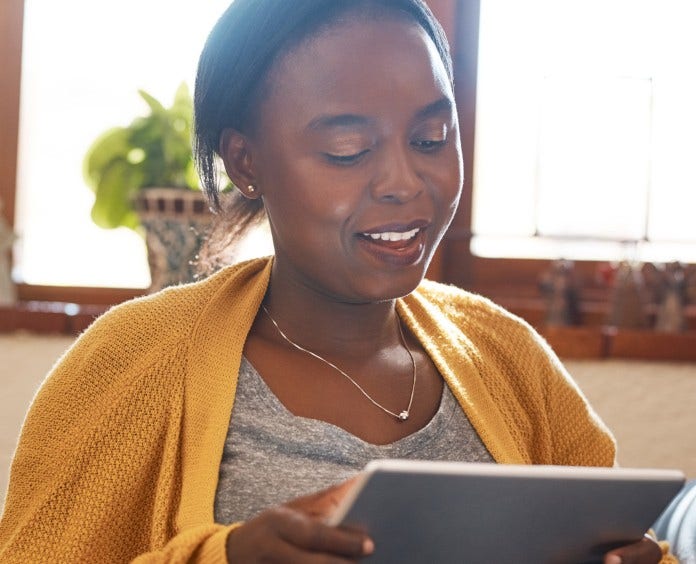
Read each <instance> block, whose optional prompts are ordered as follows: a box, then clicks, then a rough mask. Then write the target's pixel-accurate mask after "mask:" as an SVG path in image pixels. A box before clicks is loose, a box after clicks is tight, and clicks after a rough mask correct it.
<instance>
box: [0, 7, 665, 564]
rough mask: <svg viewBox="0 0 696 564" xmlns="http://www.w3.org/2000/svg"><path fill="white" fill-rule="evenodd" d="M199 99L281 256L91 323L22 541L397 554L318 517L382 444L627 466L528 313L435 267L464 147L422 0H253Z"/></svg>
mask: <svg viewBox="0 0 696 564" xmlns="http://www.w3.org/2000/svg"><path fill="white" fill-rule="evenodd" d="M195 105H196V107H195V115H196V151H197V156H198V162H199V167H200V171H201V176H202V178H203V180H204V183H205V185H206V190H207V192H208V194H209V195H210V196H211V199H212V201H213V202H214V204H218V194H217V191H216V190H217V182H216V180H217V174H216V166H215V165H216V158H217V157H218V156H219V157H221V159H222V162H223V163H224V167H225V170H226V171H227V174H228V176H229V177H230V178H231V179H232V181H233V182H234V184H235V185H236V186H238V187H239V193H240V197H239V198H238V199H237V200H236V203H235V204H234V205H233V207H232V210H231V211H229V215H230V217H231V218H233V219H231V220H230V222H231V223H230V225H232V226H233V227H230V232H234V231H236V230H239V229H241V228H243V227H244V226H245V225H248V224H250V223H253V222H254V221H256V220H257V219H258V217H260V215H259V214H261V213H262V210H263V211H264V212H265V213H266V214H267V216H268V220H269V222H270V226H271V233H272V236H273V244H274V247H275V257H274V259H273V260H268V259H264V260H256V261H251V262H248V263H244V264H241V265H237V266H233V267H229V268H224V269H222V270H221V271H220V272H219V273H217V274H215V275H213V276H211V277H210V278H208V279H207V280H204V281H202V282H200V283H197V284H193V285H190V286H184V287H179V288H172V289H168V290H165V291H164V292H161V293H159V294H157V295H154V296H151V297H148V298H145V299H141V300H136V301H133V302H130V303H127V304H124V305H122V306H120V307H118V308H115V309H114V310H112V311H111V312H110V313H109V314H107V315H105V316H103V317H102V318H101V319H100V320H98V321H97V322H96V323H95V324H94V326H93V327H92V328H91V329H90V330H89V331H88V332H87V333H86V334H85V335H83V336H82V337H81V339H80V340H79V341H78V342H77V343H76V345H75V346H74V347H73V348H72V350H71V351H70V352H68V353H67V355H66V356H65V357H64V358H63V359H62V360H61V362H60V363H59V365H58V366H57V367H56V368H55V369H54V371H53V373H52V374H51V375H50V377H49V378H48V379H47V381H46V383H45V384H44V386H43V388H42V390H41V392H40V393H39V395H38V396H37V398H36V400H35V402H34V405H33V406H32V409H31V412H30V414H29V416H28V418H27V422H26V424H25V427H24V430H23V435H22V439H21V442H20V445H19V447H18V450H17V454H16V457H15V460H14V463H13V469H12V478H11V487H10V492H9V495H8V499H7V510H6V514H5V517H4V519H3V521H2V524H1V525H0V539H1V542H2V549H1V550H0V556H1V557H0V560H2V561H3V562H5V561H12V562H14V561H17V562H19V561H23V562H24V561H41V560H45V561H55V562H58V561H70V562H73V561H99V562H111V561H114V562H117V561H124V560H129V559H132V558H136V559H137V560H138V561H139V562H165V561H170V560H171V561H177V562H183V561H192V562H199V561H200V562H207V561H210V562H224V561H229V562H256V561H273V562H276V561H277V562H314V561H317V562H319V561H321V562H325V561H330V562H345V561H352V560H356V559H359V558H361V557H363V556H366V555H368V554H370V553H372V552H373V551H378V550H379V547H374V545H373V544H372V541H371V540H370V539H369V537H368V536H367V535H365V534H363V533H360V532H356V531H350V530H346V529H340V528H331V527H328V526H327V525H325V524H324V523H323V522H322V519H321V517H323V516H325V515H326V514H327V513H328V512H330V510H331V508H332V507H333V506H334V505H335V503H336V500H337V499H339V498H340V496H341V494H342V492H343V491H344V489H345V483H344V484H343V485H339V486H334V487H331V486H332V485H333V484H336V483H340V482H341V481H343V480H347V479H349V478H350V477H351V476H353V475H355V473H356V472H357V471H358V470H360V468H362V466H363V465H364V464H365V462H367V461H368V460H370V459H371V458H376V457H384V456H390V457H411V458H430V459H441V460H476V461H493V460H495V461H497V462H508V463H509V462H517V463H547V464H585V465H611V464H613V463H614V443H613V440H612V438H611V436H610V435H609V433H608V431H607V430H606V428H605V427H604V426H603V425H602V423H601V422H600V421H599V420H598V418H597V417H596V415H595V414H594V413H593V412H592V411H591V409H590V408H589V407H588V406H587V404H586V402H585V400H584V399H583V397H582V396H581V394H580V393H579V391H578V390H577V388H576V387H575V386H574V384H573V383H572V382H571V381H570V379H569V378H568V377H567V375H566V374H565V372H564V371H563V368H562V366H561V364H560V363H559V362H558V360H557V359H556V357H555V356H554V355H553V354H552V353H551V351H550V350H549V349H548V348H547V347H546V345H545V344H544V343H543V342H542V341H541V339H539V337H538V336H537V335H536V334H535V333H534V332H533V331H532V330H531V329H530V328H529V327H528V326H527V325H526V324H524V323H523V322H521V321H520V320H518V319H516V318H514V317H512V316H510V315H509V314H507V313H506V312H504V311H502V310H501V309H500V308H498V307H496V306H494V305H493V304H491V303H489V302H488V301H486V300H484V299H482V298H480V297H476V296H473V295H469V294H467V293H464V292H462V291H460V290H457V289H455V288H450V287H444V286H441V285H438V284H433V283H428V282H423V277H424V275H425V271H426V268H427V266H428V264H429V262H430V260H431V258H432V256H433V253H434V251H435V249H436V247H437V244H438V242H439V241H440V239H441V238H442V236H443V234H444V232H445V230H446V228H447V226H448V224H449V222H450V220H451V219H452V215H453V214H454V211H455V209H456V206H457V202H458V199H459V193H460V187H461V184H462V160H461V150H460V146H459V134H458V124H457V115H456V110H455V103H454V95H453V88H452V70H451V63H450V58H449V54H448V51H447V46H446V43H445V39H444V36H443V34H442V31H441V29H440V27H439V26H438V24H437V23H436V21H435V20H434V19H433V17H432V15H431V14H430V12H429V11H428V9H427V8H426V7H425V5H424V4H422V2H421V1H420V0H371V1H368V0H355V1H346V2H336V1H335V0H302V1H300V0H293V1H292V2H287V0H256V1H254V0H236V2H234V3H233V4H232V5H231V6H230V8H229V9H228V10H227V12H226V13H225V14H224V15H223V16H222V18H221V20H220V21H219V23H218V24H217V25H216V27H215V29H214V30H213V32H212V33H211V35H210V37H209V39H208V42H207V44H206V47H205V49H204V51H203V54H202V56H201V61H200V66H199V72H198V78H197V84H196V96H195ZM233 405H234V409H233ZM460 407H461V408H460ZM462 408H463V409H462ZM322 488H328V489H325V490H322ZM317 490H320V491H319V493H311V492H316V491H317ZM288 500H293V501H288ZM619 555H621V556H622V557H623V559H624V560H623V561H625V562H629V561H631V562H633V561H635V562H657V561H658V560H659V559H660V549H659V547H658V546H657V544H656V543H654V542H653V541H650V540H647V539H646V540H644V541H642V542H640V543H637V544H635V545H631V546H628V547H624V548H622V549H620V550H617V551H615V552H614V553H613V554H611V555H608V556H607V561H610V558H614V559H616V558H617V557H618V556H619ZM615 561H616V560H615Z"/></svg>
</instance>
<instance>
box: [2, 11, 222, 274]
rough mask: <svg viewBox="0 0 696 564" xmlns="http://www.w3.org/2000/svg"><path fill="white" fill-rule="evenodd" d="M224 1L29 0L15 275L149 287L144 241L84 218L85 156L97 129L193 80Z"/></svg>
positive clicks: (128, 117)
mask: <svg viewBox="0 0 696 564" xmlns="http://www.w3.org/2000/svg"><path fill="white" fill-rule="evenodd" d="M228 3H229V0H206V1H205V2H200V1H198V0H118V1H111V0H109V1H107V0H99V1H89V0H61V1H60V2H54V1H50V0H26V1H25V16H24V25H25V28H24V45H23V57H22V84H21V110H20V148H19V164H18V187H17V198H18V202H17V220H16V226H17V231H18V234H19V236H20V238H19V240H18V242H17V246H16V252H15V256H16V260H15V271H14V277H15V279H16V280H18V281H22V282H27V283H31V284H48V285H71V286H116V287H146V286H148V285H149V273H148V269H147V259H146V253H145V248H144V244H143V241H142V239H141V238H140V236H138V235H137V234H136V233H134V232H132V231H129V230H127V229H125V228H122V229H117V230H113V231H109V230H104V229H101V228H99V227H97V226H96V225H94V224H93V223H92V221H91V219H90V208H91V205H92V201H93V198H94V197H93V194H92V192H91V191H90V189H89V188H88V187H87V186H86V184H85V183H84V181H83V178H82V159H83V156H84V154H85V151H86V149H87V148H88V147H89V146H90V144H91V143H92V141H93V140H94V139H95V138H96V136H97V135H99V134H100V133H102V132H103V131H104V130H106V129H107V128H110V127H113V126H116V125H127V124H129V123H130V122H131V121H132V119H133V118H134V117H136V116H137V115H139V114H143V113H145V112H146V111H147V108H146V106H145V104H144V102H143V101H142V100H141V98H140V97H139V96H138V94H137V90H138V89H139V88H142V89H144V90H146V91H147V92H150V93H151V94H153V95H154V96H155V97H157V98H158V99H160V100H161V101H163V102H164V103H166V104H169V103H171V101H172V98H173V96H174V92H175V90H176V87H177V86H178V85H179V83H181V81H186V82H187V83H188V84H189V86H190V87H191V88H192V87H193V78H194V74H195V66H196V61H197V58H198V55H199V53H200V50H201V48H202V46H203V43H204V41H205V37H206V35H207V33H208V31H209V30H210V28H211V27H212V25H213V24H214V22H215V20H216V19H217V17H219V15H220V14H221V13H222V11H223V10H224V9H225V7H226V6H227V4H228Z"/></svg>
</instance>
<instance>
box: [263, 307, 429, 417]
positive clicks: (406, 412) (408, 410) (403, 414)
mask: <svg viewBox="0 0 696 564" xmlns="http://www.w3.org/2000/svg"><path fill="white" fill-rule="evenodd" d="M261 307H262V308H263V311H264V313H265V314H266V315H267V316H268V319H270V320H271V323H273V325H274V326H275V328H276V330H277V331H278V333H279V334H280V336H281V337H283V339H285V340H286V341H287V342H288V343H290V344H291V345H292V346H293V347H295V348H296V349H298V350H300V351H302V352H304V353H306V354H308V355H310V356H313V357H314V358H316V359H317V360H321V361H322V362H323V363H324V364H328V365H329V366H330V367H331V368H333V369H334V370H336V371H338V372H339V373H340V374H342V375H343V376H345V377H346V378H347V379H348V381H350V382H351V383H352V384H353V385H354V386H355V387H356V388H358V390H360V393H362V395H364V396H365V397H366V398H367V399H368V400H370V401H371V402H372V403H373V404H374V405H376V406H377V407H379V408H380V409H381V410H382V411H384V412H385V413H388V414H389V415H391V416H392V417H396V419H397V420H398V421H406V420H407V419H408V417H409V415H410V414H411V406H412V405H413V395H414V394H415V391H416V361H415V359H414V358H413V354H412V353H411V349H409V348H408V345H407V344H406V339H404V332H403V330H402V329H401V323H400V322H399V320H398V318H397V327H398V328H399V338H400V339H401V344H402V345H403V347H404V348H405V349H406V352H407V353H408V356H409V358H410V359H411V366H413V384H412V386H411V397H410V399H409V400H408V407H407V408H406V409H404V410H403V411H402V412H401V413H394V412H393V411H391V410H389V409H387V408H386V407H384V406H383V405H382V404H380V403H378V402H376V401H375V400H374V399H372V397H371V396H370V394H368V393H367V392H366V391H365V390H364V389H363V388H362V386H361V385H360V384H358V383H357V382H356V381H355V380H353V379H352V378H351V377H350V376H348V374H346V373H345V372H344V371H343V370H341V369H340V368H339V367H338V366H336V365H335V364H334V363H333V362H329V361H328V360H326V359H325V358H323V357H321V356H319V355H318V354H317V353H314V352H312V351H310V350H308V349H306V348H304V347H302V346H300V345H298V344H297V343H296V342H295V341H293V340H292V339H290V337H288V336H287V335H286V334H285V333H283V330H282V329H281V328H280V327H279V326H278V323H277V322H276V320H275V319H273V316H272V315H271V314H270V312H269V311H268V309H267V308H266V306H265V305H264V304H261Z"/></svg>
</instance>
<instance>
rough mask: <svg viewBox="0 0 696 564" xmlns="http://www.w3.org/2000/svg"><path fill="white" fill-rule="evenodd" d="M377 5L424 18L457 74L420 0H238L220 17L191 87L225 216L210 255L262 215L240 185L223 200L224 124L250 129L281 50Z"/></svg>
mask: <svg viewBox="0 0 696 564" xmlns="http://www.w3.org/2000/svg"><path fill="white" fill-rule="evenodd" d="M375 9H376V10H380V11H381V12H392V13H394V14H396V15H399V16H403V17H405V18H408V19H410V20H412V21H413V22H415V23H417V24H418V25H420V26H421V27H422V28H423V29H424V30H425V31H426V32H427V34H428V35H429V36H430V38H431V39H432V40H433V43H434V44H435V47H436V48H437V50H438V52H439V54H440V58H441V59H442V62H443V63H444V65H445V69H446V71H447V74H448V76H449V79H450V81H452V61H451V58H450V53H449V48H448V45H447V39H446V37H445V34H444V32H443V30H442V27H441V26H440V24H439V23H438V21H437V20H436V19H435V17H434V16H433V14H432V12H431V11H430V9H429V8H428V6H427V5H426V4H425V2H424V1H423V0H234V1H233V2H232V4H230V6H229V7H228V8H227V10H226V11H225V12H224V13H223V15H222V16H221V17H220V19H219V20H218V22H217V23H216V24H215V26H214V27H213V30H212V31H211V33H210V35H209V36H208V39H207V41H206V43H205V47H204V48H203V52H202V53H201V57H200V60H199V63H198V73H197V76H196V86H195V92H194V153H195V159H196V165H197V168H198V173H199V175H200V177H201V182H202V185H203V188H204V190H205V192H206V194H207V196H208V199H209V201H210V204H211V207H212V208H213V209H214V210H215V211H216V212H219V213H220V220H221V221H219V222H218V227H217V228H216V229H214V230H213V233H212V235H211V237H210V238H209V245H208V247H211V245H212V246H214V247H215V249H211V248H208V249H207V251H206V254H207V255H208V257H207V258H206V260H210V256H211V255H216V254H218V253H219V252H220V251H222V250H223V249H224V248H225V246H226V245H227V244H229V243H230V242H232V241H233V240H234V239H235V238H236V237H238V236H240V235H241V234H242V233H243V232H244V231H245V230H246V229H247V228H248V227H250V226H252V225H254V224H257V223H259V222H260V221H262V220H263V218H264V217H265V213H264V211H263V202H262V200H261V199H260V198H259V199H247V198H244V197H243V196H241V194H239V193H238V191H237V190H233V191H232V192H230V193H228V194H225V198H224V200H225V202H224V205H221V200H220V191H219V177H218V166H217V161H218V150H219V149H218V147H219V143H220V135H221V133H222V131H223V130H224V129H226V128H232V129H236V130H237V131H240V132H249V131H251V130H252V129H253V127H254V125H255V118H256V112H257V110H258V106H259V104H260V102H261V100H262V99H263V93H264V84H265V80H266V78H267V76H268V74H269V71H270V69H271V68H272V66H273V64H274V63H275V62H276V61H277V60H278V59H279V58H280V57H281V55H284V54H286V53H288V52H289V51H290V50H291V49H292V48H293V47H294V46H296V45H298V44H299V43H301V42H302V41H303V40H304V39H306V38H307V37H310V36H312V35H314V34H316V33H318V32H319V31H320V30H322V29H323V28H325V27H327V26H330V25H331V24H334V23H336V22H338V21H340V20H341V17H342V16H344V15H346V14H349V13H363V12H368V13H369V12H370V11H374V10H375ZM214 266H219V265H214ZM214 266H212V267H210V268H211V269H212V268H214Z"/></svg>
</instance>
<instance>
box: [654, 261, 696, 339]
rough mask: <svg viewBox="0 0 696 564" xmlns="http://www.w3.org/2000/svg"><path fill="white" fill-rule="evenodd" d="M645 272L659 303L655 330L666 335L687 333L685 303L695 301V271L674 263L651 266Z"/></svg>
mask: <svg viewBox="0 0 696 564" xmlns="http://www.w3.org/2000/svg"><path fill="white" fill-rule="evenodd" d="M644 272H645V278H646V280H647V282H648V285H649V287H650V288H651V289H652V291H653V296H654V302H655V303H656V304H657V311H656V315H655V330H656V331H662V332H666V333H679V332H682V331H685V330H686V328H687V323H686V315H685V313H684V310H685V308H686V304H687V303H689V302H690V301H696V300H694V298H696V296H695V295H694V294H696V270H695V269H694V268H693V267H691V268H690V267H686V266H684V265H683V264H682V263H680V262H671V263H667V264H657V265H653V264H648V265H646V266H645V269H644Z"/></svg>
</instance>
